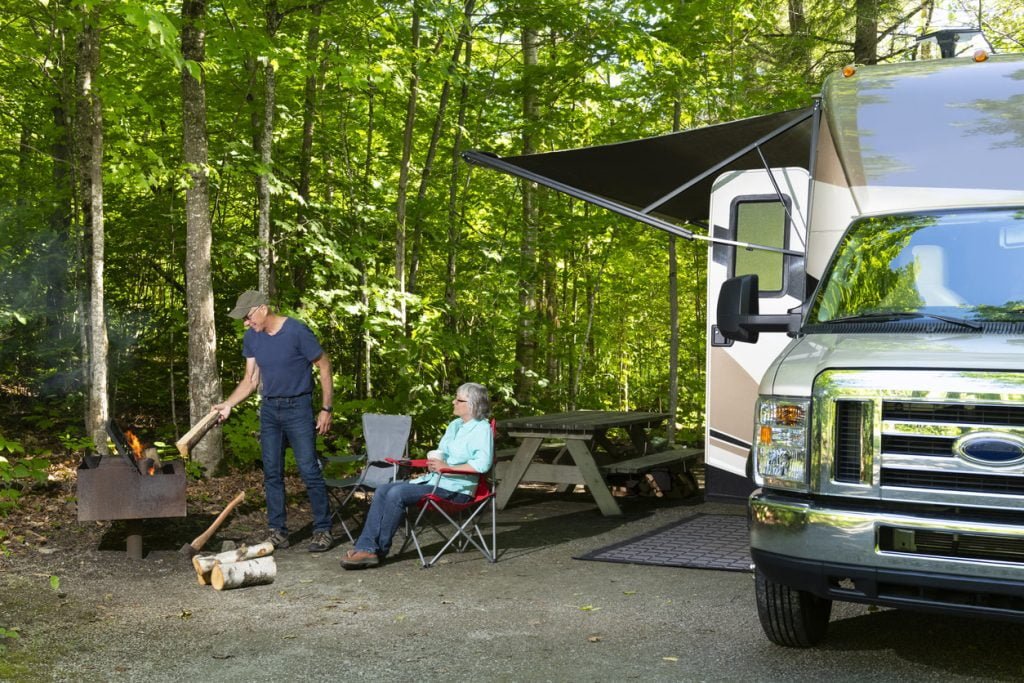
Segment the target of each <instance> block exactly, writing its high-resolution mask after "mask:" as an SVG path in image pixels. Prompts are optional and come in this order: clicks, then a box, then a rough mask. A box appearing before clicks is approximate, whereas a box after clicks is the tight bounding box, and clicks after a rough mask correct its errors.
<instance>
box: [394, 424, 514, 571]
mask: <svg viewBox="0 0 1024 683" xmlns="http://www.w3.org/2000/svg"><path fill="white" fill-rule="evenodd" d="M494 430H495V423H494V420H491V434H492V437H493V434H494ZM401 464H402V465H409V466H411V467H426V466H427V461H426V460H407V461H403V462H402V463H401ZM493 472H494V465H493V463H492V464H491V469H490V470H488V471H487V472H483V473H479V474H467V473H465V472H457V471H455V470H448V469H442V470H441V473H442V474H458V475H461V476H470V477H474V476H475V477H476V479H477V484H476V490H475V491H474V493H473V498H472V499H471V500H469V501H467V502H465V503H453V502H452V501H450V500H445V499H444V498H441V497H439V496H438V495H436V491H437V485H436V484H435V485H434V486H433V488H431V490H430V493H428V494H427V495H425V496H423V498H421V499H420V500H419V502H417V503H416V511H415V517H413V516H412V508H410V513H409V515H408V516H407V517H406V520H405V529H406V535H405V541H404V542H403V543H402V547H401V548H400V549H399V551H398V552H399V554H401V553H402V551H404V550H405V548H406V546H407V545H409V542H410V541H412V543H413V545H414V546H415V547H416V554H417V555H419V557H420V563H421V564H422V565H423V568H424V569H426V568H428V567H432V566H433V565H434V563H435V562H437V561H438V559H440V558H441V555H443V554H444V553H445V551H447V550H448V548H450V547H453V546H454V547H455V549H456V550H457V551H458V552H460V553H461V552H463V551H464V550H465V549H466V548H468V547H469V546H470V545H472V546H473V547H475V548H476V549H477V550H479V551H480V552H481V553H483V555H484V557H486V558H487V561H488V562H492V563H493V562H497V561H498V525H497V506H496V505H495V484H494V482H493V481H492V479H491V474H492V473H493ZM488 509H489V510H490V517H491V533H490V537H491V538H490V543H488V542H487V538H486V537H485V536H484V534H483V532H482V531H481V530H480V523H479V521H480V520H481V518H482V517H483V514H481V513H483V512H484V511H485V510H488ZM433 513H437V515H439V516H440V518H443V521H442V519H439V518H438V517H437V515H434V514H433ZM444 521H447V522H448V524H449V525H451V526H450V527H448V526H446V527H445V528H446V529H447V530H448V533H445V531H443V530H442V529H440V528H438V525H439V524H441V525H443V524H444ZM427 528H431V529H433V530H434V531H435V532H436V533H437V534H438V535H439V536H441V538H442V539H444V545H443V546H442V547H441V549H440V550H438V551H437V553H436V554H435V555H434V556H433V557H432V558H430V559H429V560H427V559H426V557H425V556H424V554H423V546H422V545H421V542H420V538H421V536H422V535H423V533H424V532H425V531H426V529H427Z"/></svg>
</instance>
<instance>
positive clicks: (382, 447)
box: [324, 413, 412, 543]
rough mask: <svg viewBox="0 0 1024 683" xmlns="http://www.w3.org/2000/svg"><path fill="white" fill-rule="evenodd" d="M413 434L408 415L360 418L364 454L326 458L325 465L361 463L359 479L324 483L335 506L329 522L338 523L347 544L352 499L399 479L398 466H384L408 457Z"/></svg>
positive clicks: (349, 534)
mask: <svg viewBox="0 0 1024 683" xmlns="http://www.w3.org/2000/svg"><path fill="white" fill-rule="evenodd" d="M411 430H412V418H411V417H409V416H408V415H378V414H375V413H364V414H363V438H364V439H365V441H366V453H363V454H360V455H349V456H325V458H324V459H325V460H326V461H327V462H328V463H352V462H362V463H364V465H363V469H362V471H360V472H359V474H358V475H355V476H352V477H347V478H345V479H328V478H325V479H324V483H325V484H327V490H328V492H330V494H331V497H332V498H333V499H334V502H335V505H334V510H333V511H332V518H334V519H337V520H338V522H339V523H340V524H341V528H342V529H344V530H345V535H346V536H348V540H349V541H350V542H352V543H355V538H353V537H352V532H351V531H350V530H349V528H348V525H347V524H346V523H345V515H346V513H347V512H348V508H349V507H351V508H352V512H353V513H355V512H356V506H355V505H354V504H353V505H349V503H350V502H352V503H355V500H354V499H353V496H354V495H355V494H356V493H357V492H361V493H362V494H363V495H364V497H366V498H367V499H368V496H369V495H370V494H372V493H373V491H374V490H375V489H376V488H377V487H378V486H380V485H382V484H387V483H388V482H392V481H394V480H395V479H396V477H397V476H398V466H397V465H395V464H393V463H389V462H385V459H386V458H392V459H395V460H400V459H402V458H404V457H405V456H406V455H407V452H408V445H409V432H410V431H411Z"/></svg>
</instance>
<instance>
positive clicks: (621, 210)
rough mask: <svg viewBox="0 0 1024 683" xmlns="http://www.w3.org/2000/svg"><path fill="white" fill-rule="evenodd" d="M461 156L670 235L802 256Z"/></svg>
mask: <svg viewBox="0 0 1024 683" xmlns="http://www.w3.org/2000/svg"><path fill="white" fill-rule="evenodd" d="M801 120H802V119H801ZM462 158H463V159H465V160H466V162H467V163H470V164H475V165H477V166H483V167H485V168H492V169H494V170H496V171H501V172H503V173H508V174H509V175H511V176H515V177H517V178H522V179H523V180H528V181H530V182H531V183H537V184H538V185H543V186H544V187H548V188H551V189H552V190H555V191H556V192H561V193H563V194H567V195H569V196H570V197H575V198H576V199H580V200H582V201H585V202H588V203H590V204H593V205H595V206H600V207H601V208H602V209H607V210H608V211H611V212H613V213H617V214H619V215H620V216H625V217H626V218H631V219H633V220H635V221H637V222H638V223H643V224H644V225H649V226H651V227H652V228H657V229H658V230H662V231H664V232H667V233H668V234H670V235H675V236H676V237H681V238H683V239H684V240H698V241H703V242H712V243H714V244H728V245H732V246H735V247H743V248H744V249H756V250H758V251H770V252H775V253H778V254H787V255H789V256H803V255H804V254H803V252H799V251H793V250H791V249H780V248H779V247H769V246H765V245H763V244H751V243H749V242H737V241H736V240H727V239H722V238H720V237H708V236H707V235H698V234H697V233H695V232H692V231H690V230H687V229H685V228H681V227H679V226H678V225H676V224H674V223H669V222H668V221H664V220H661V219H660V218H657V217H655V216H649V215H647V214H644V213H640V212H639V211H637V210H636V209H634V208H632V207H629V206H626V205H625V204H619V203H618V202H614V201H612V200H610V199H607V198H605V197H601V196H598V195H596V194H592V193H590V192H587V191H585V190H581V189H579V188H578V187H573V186H571V185H566V184H565V183H562V182H559V181H557V180H552V179H551V178H548V177H546V176H542V175H540V174H538V173H534V172H533V171H528V170H526V169H525V168H522V167H520V166H516V165H515V164H510V163H508V162H507V161H504V160H503V159H500V158H498V157H496V156H494V155H493V154H486V153H484V152H477V151H472V150H471V151H467V152H463V153H462Z"/></svg>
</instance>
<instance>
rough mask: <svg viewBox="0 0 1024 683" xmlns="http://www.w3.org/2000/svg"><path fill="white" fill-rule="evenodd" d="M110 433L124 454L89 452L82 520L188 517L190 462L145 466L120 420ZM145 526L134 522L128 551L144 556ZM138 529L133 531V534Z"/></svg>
mask: <svg viewBox="0 0 1024 683" xmlns="http://www.w3.org/2000/svg"><path fill="white" fill-rule="evenodd" d="M107 433H108V434H109V435H110V437H111V440H112V441H113V442H114V448H115V449H116V450H117V452H118V454H119V455H120V456H121V457H120V458H109V457H108V458H104V457H102V456H98V455H90V456H87V457H85V458H83V459H82V462H81V464H79V466H78V472H77V474H78V483H77V489H78V490H77V495H78V521H80V522H89V521H108V520H110V521H113V520H142V519H155V518H160V517H184V516H185V515H186V505H185V502H186V500H185V481H186V479H185V466H184V464H183V463H182V461H181V460H171V461H169V462H166V463H159V464H154V466H152V467H148V468H140V467H139V464H138V462H137V460H136V458H135V457H134V455H133V453H132V451H131V449H130V447H129V446H128V444H127V441H126V439H125V436H124V432H123V431H122V430H121V428H120V427H118V426H117V424H116V423H114V422H113V421H110V422H109V423H108V424H107ZM139 529H140V525H138V524H137V523H135V524H133V525H131V530H130V531H129V536H128V554H129V556H131V557H134V558H141V557H142V538H141V531H140V530H139ZM133 532H134V533H133Z"/></svg>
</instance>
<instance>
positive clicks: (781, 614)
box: [754, 569, 832, 647]
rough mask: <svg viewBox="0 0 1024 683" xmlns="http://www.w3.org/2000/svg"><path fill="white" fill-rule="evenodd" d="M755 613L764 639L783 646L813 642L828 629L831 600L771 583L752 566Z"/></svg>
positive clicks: (815, 643) (808, 645) (818, 640)
mask: <svg viewBox="0 0 1024 683" xmlns="http://www.w3.org/2000/svg"><path fill="white" fill-rule="evenodd" d="M754 584H755V592H756V593H757V617H758V619H759V620H760V621H761V628H762V629H763V630H764V633H765V635H766V636H768V640H770V641H772V642H773V643H775V644H776V645H782V646H784V647H811V646H812V645H817V644H818V643H819V642H821V640H822V639H823V638H824V637H825V633H826V632H827V631H828V620H829V617H830V616H831V614H832V601H831V600H827V599H825V598H819V597H818V596H816V595H813V594H811V593H808V592H807V591H801V590H796V589H795V588H791V587H789V586H785V585H782V584H779V583H775V582H774V581H772V580H771V579H769V578H768V577H766V576H765V575H764V574H763V573H762V572H761V570H760V569H755V570H754Z"/></svg>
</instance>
